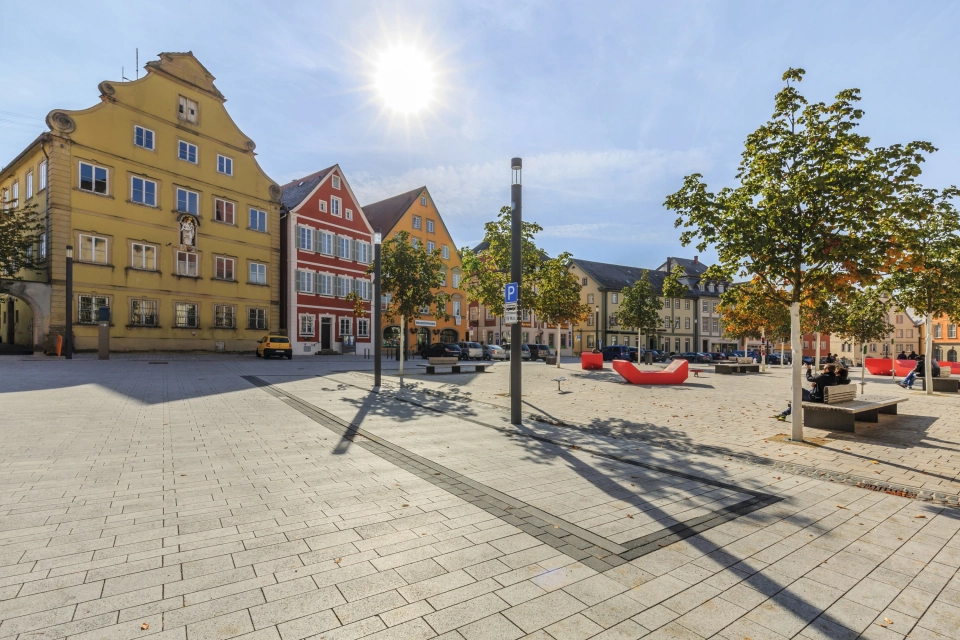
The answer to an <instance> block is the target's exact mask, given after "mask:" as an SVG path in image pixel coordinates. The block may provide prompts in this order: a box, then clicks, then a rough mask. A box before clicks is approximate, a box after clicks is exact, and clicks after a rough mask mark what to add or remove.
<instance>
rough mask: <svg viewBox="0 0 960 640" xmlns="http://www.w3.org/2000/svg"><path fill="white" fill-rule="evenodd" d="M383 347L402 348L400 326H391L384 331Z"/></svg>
mask: <svg viewBox="0 0 960 640" xmlns="http://www.w3.org/2000/svg"><path fill="white" fill-rule="evenodd" d="M383 346H384V347H390V348H396V347H399V346H400V325H397V324H394V325H390V326H389V327H386V328H385V329H384V330H383Z"/></svg>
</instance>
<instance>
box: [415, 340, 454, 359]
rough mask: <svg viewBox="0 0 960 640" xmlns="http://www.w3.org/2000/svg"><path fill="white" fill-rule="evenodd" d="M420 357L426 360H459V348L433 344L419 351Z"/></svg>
mask: <svg viewBox="0 0 960 640" xmlns="http://www.w3.org/2000/svg"><path fill="white" fill-rule="evenodd" d="M420 357H421V358H423V359H424V360H426V359H427V358H456V359H458V360H459V359H460V346H459V345H457V344H452V343H451V344H445V343H443V342H434V343H433V344H430V345H427V346H426V347H424V348H423V349H421V350H420Z"/></svg>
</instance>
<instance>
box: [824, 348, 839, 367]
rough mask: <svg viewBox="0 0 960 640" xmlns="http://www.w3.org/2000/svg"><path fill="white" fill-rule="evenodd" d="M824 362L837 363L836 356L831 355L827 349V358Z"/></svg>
mask: <svg viewBox="0 0 960 640" xmlns="http://www.w3.org/2000/svg"><path fill="white" fill-rule="evenodd" d="M826 363H827V364H836V363H837V358H836V356H834V355H833V354H832V353H830V352H829V351H828V352H827V360H826Z"/></svg>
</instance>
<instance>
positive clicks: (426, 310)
mask: <svg viewBox="0 0 960 640" xmlns="http://www.w3.org/2000/svg"><path fill="white" fill-rule="evenodd" d="M428 313H430V305H428V304H425V305H423V306H422V307H420V315H424V316H425V315H427V314H428Z"/></svg>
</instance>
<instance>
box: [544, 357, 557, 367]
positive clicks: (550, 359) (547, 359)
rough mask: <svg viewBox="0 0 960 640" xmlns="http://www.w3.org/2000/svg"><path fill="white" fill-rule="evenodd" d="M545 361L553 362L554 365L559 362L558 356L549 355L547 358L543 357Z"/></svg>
mask: <svg viewBox="0 0 960 640" xmlns="http://www.w3.org/2000/svg"><path fill="white" fill-rule="evenodd" d="M543 361H544V362H545V363H546V364H552V365H554V366H556V364H557V356H547V357H546V358H544V359H543Z"/></svg>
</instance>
